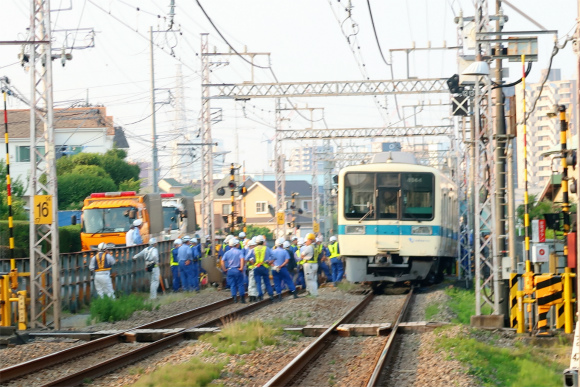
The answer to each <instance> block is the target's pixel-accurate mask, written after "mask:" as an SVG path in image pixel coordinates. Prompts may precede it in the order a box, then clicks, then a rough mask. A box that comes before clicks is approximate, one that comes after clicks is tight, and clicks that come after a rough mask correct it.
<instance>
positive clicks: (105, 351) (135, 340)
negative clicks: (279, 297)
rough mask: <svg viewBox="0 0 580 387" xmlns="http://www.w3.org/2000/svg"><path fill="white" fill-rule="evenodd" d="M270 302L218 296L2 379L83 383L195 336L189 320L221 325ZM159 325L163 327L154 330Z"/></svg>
mask: <svg viewBox="0 0 580 387" xmlns="http://www.w3.org/2000/svg"><path fill="white" fill-rule="evenodd" d="M269 304H270V302H269V301H267V300H266V301H261V302H257V303H254V304H249V305H245V306H244V305H243V304H235V305H233V304H232V300H231V299H226V300H222V301H218V302H215V303H212V304H209V305H205V306H202V307H199V308H195V309H192V310H189V311H187V312H183V313H179V314H176V315H173V316H170V317H167V318H164V319H161V320H157V321H154V322H150V323H147V324H143V325H140V326H138V327H136V328H134V329H131V330H128V331H120V332H114V333H111V334H108V335H106V336H105V337H102V338H100V339H97V340H94V341H89V342H87V343H85V344H82V345H79V346H76V347H73V348H69V349H66V350H64V351H59V352H56V353H53V354H50V355H46V356H42V357H39V358H36V359H33V360H29V361H27V362H24V363H19V364H15V365H12V366H10V367H6V368H3V369H1V370H0V380H1V381H2V385H6V386H70V385H79V384H82V383H83V381H86V380H93V379H95V378H97V377H99V376H102V375H106V374H107V373H110V372H112V371H114V370H115V369H117V368H119V367H123V366H125V365H128V364H131V363H134V362H135V361H138V360H140V359H142V358H144V357H147V356H149V355H151V354H154V353H157V352H159V351H161V350H163V349H165V348H168V347H172V346H174V345H176V344H178V343H180V342H182V341H184V340H186V339H189V338H191V337H192V336H191V333H190V332H188V331H187V329H186V328H183V327H184V326H185V327H187V328H203V327H216V326H220V325H222V323H223V322H227V321H232V320H234V319H236V318H238V316H241V315H243V314H246V313H251V312H252V311H254V310H257V309H259V308H262V307H264V306H267V305H269ZM232 306H233V307H232ZM216 314H217V317H216ZM199 320H201V321H202V322H199ZM176 325H181V327H182V328H174V329H165V328H168V327H172V326H176ZM159 329H163V331H162V332H158V331H155V330H159ZM140 337H141V339H143V340H146V341H152V340H153V342H151V343H147V342H139V338H140ZM127 341H128V342H127ZM30 357H32V356H30Z"/></svg>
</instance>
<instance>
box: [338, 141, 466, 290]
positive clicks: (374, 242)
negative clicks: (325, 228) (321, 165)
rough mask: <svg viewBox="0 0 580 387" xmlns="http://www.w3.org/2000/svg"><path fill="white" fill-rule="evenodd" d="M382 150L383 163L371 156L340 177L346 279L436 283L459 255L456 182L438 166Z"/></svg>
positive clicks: (340, 236) (340, 229)
mask: <svg viewBox="0 0 580 387" xmlns="http://www.w3.org/2000/svg"><path fill="white" fill-rule="evenodd" d="M381 155H384V157H383V158H382V160H383V161H382V162H376V161H377V157H375V160H373V163H370V164H364V165H357V166H350V167H347V168H344V169H342V170H341V171H340V174H339V176H338V187H339V188H338V192H339V194H338V242H339V244H340V253H341V255H342V256H343V257H345V258H346V278H347V280H348V281H350V282H367V281H369V282H373V283H375V284H376V283H379V282H386V283H403V282H406V281H411V282H423V283H434V282H438V281H440V280H441V279H442V278H443V269H444V268H445V267H446V266H447V265H450V264H452V262H453V259H454V258H455V257H457V250H458V242H457V238H458V235H459V214H458V212H459V208H458V198H457V187H456V185H455V184H454V183H453V181H452V180H451V179H449V178H448V177H447V176H446V175H444V174H443V173H442V172H441V171H440V170H438V169H435V168H433V167H428V166H424V165H419V164H416V163H413V162H414V157H412V156H411V160H409V154H404V153H400V152H392V153H389V154H380V155H379V156H381ZM393 159H395V160H399V161H402V162H395V161H393ZM379 160H380V157H379Z"/></svg>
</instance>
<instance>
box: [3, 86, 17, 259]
mask: <svg viewBox="0 0 580 387" xmlns="http://www.w3.org/2000/svg"><path fill="white" fill-rule="evenodd" d="M2 95H3V96H4V142H5V143H6V191H7V194H8V198H7V202H8V230H9V231H8V232H9V234H8V235H9V238H10V239H9V246H10V271H14V270H16V262H15V261H14V220H13V218H12V216H13V215H12V182H11V180H10V151H9V147H8V110H7V107H6V91H3V92H2Z"/></svg>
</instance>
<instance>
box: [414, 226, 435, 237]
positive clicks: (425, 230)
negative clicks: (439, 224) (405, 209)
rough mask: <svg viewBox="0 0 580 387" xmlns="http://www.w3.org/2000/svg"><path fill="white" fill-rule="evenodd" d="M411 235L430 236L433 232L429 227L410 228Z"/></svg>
mask: <svg viewBox="0 0 580 387" xmlns="http://www.w3.org/2000/svg"><path fill="white" fill-rule="evenodd" d="M411 234H412V235H432V234H433V230H432V229H431V227H430V226H411Z"/></svg>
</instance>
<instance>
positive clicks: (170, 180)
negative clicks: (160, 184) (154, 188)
mask: <svg viewBox="0 0 580 387" xmlns="http://www.w3.org/2000/svg"><path fill="white" fill-rule="evenodd" d="M161 180H162V181H164V182H166V183H167V184H169V185H170V186H172V187H185V185H184V184H181V183H180V182H178V181H177V180H175V179H173V178H165V179H161Z"/></svg>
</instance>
